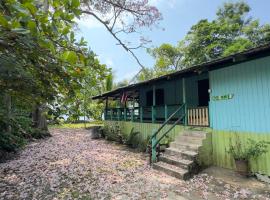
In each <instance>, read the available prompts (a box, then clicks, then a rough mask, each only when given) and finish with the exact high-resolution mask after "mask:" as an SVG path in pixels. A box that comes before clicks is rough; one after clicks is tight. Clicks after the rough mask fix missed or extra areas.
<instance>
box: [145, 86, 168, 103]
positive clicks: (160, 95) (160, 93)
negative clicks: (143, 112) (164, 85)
mask: <svg viewBox="0 0 270 200" xmlns="http://www.w3.org/2000/svg"><path fill="white" fill-rule="evenodd" d="M152 105H153V90H150V91H148V92H146V106H152ZM156 105H157V106H162V105H164V89H156Z"/></svg>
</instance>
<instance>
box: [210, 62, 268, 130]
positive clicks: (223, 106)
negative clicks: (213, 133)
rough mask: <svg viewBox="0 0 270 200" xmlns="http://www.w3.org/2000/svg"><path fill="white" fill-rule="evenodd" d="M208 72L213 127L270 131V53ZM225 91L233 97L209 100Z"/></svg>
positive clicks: (225, 93)
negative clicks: (266, 55)
mask: <svg viewBox="0 0 270 200" xmlns="http://www.w3.org/2000/svg"><path fill="white" fill-rule="evenodd" d="M209 76H210V87H211V101H210V122H211V127H212V128H213V129H215V130H227V131H243V132H245V131H246V132H256V133H270V115H269V113H270V57H265V58H261V59H257V60H253V61H249V62H244V63H241V64H237V65H234V66H231V67H227V68H222V69H219V70H215V71H211V72H210V75H209ZM228 94H232V95H233V98H232V99H228V100H213V98H214V97H217V96H222V95H228Z"/></svg>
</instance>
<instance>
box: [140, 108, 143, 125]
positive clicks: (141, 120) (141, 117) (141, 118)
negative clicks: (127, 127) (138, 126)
mask: <svg viewBox="0 0 270 200" xmlns="http://www.w3.org/2000/svg"><path fill="white" fill-rule="evenodd" d="M140 122H141V123H143V107H142V106H141V107H140Z"/></svg>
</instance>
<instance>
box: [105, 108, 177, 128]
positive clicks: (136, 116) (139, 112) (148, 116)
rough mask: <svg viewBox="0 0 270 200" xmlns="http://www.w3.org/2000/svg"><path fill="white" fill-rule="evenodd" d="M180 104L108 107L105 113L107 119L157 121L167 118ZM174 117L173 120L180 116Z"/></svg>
mask: <svg viewBox="0 0 270 200" xmlns="http://www.w3.org/2000/svg"><path fill="white" fill-rule="evenodd" d="M179 106H180V104H171V105H159V106H144V107H142V106H140V107H134V108H107V109H105V111H104V114H105V120H117V121H134V122H141V123H142V122H148V123H149V122H152V123H156V122H163V121H164V120H166V119H167V118H168V116H169V115H171V113H173V112H174V111H175V110H176V109H177V108H178V107H179ZM179 115H180V114H179ZM174 117H175V118H174V119H171V121H175V119H178V117H179V116H174Z"/></svg>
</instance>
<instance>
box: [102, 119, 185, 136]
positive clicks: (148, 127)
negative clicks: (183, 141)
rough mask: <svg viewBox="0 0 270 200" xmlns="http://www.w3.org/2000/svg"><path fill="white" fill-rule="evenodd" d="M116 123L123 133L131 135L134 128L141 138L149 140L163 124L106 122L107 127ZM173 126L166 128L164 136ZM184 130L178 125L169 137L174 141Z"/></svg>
mask: <svg viewBox="0 0 270 200" xmlns="http://www.w3.org/2000/svg"><path fill="white" fill-rule="evenodd" d="M116 123H119V125H120V128H121V131H122V132H123V133H125V134H127V135H128V134H130V132H131V130H132V128H134V130H133V131H134V132H140V134H141V137H143V138H144V139H147V137H149V136H151V135H152V133H153V130H154V129H155V130H157V129H158V128H159V127H160V126H161V124H152V123H139V122H124V121H104V124H105V125H109V126H113V125H115V124H116ZM171 126H172V125H166V126H165V128H164V129H163V130H162V131H161V132H160V134H163V133H164V132H165V131H167V130H168V129H169V128H170V127H171ZM183 130H184V126H181V125H176V126H175V127H174V128H173V129H172V130H171V132H170V133H169V137H170V138H171V139H174V138H175V137H176V136H177V135H178V134H181V133H182V131H183Z"/></svg>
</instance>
